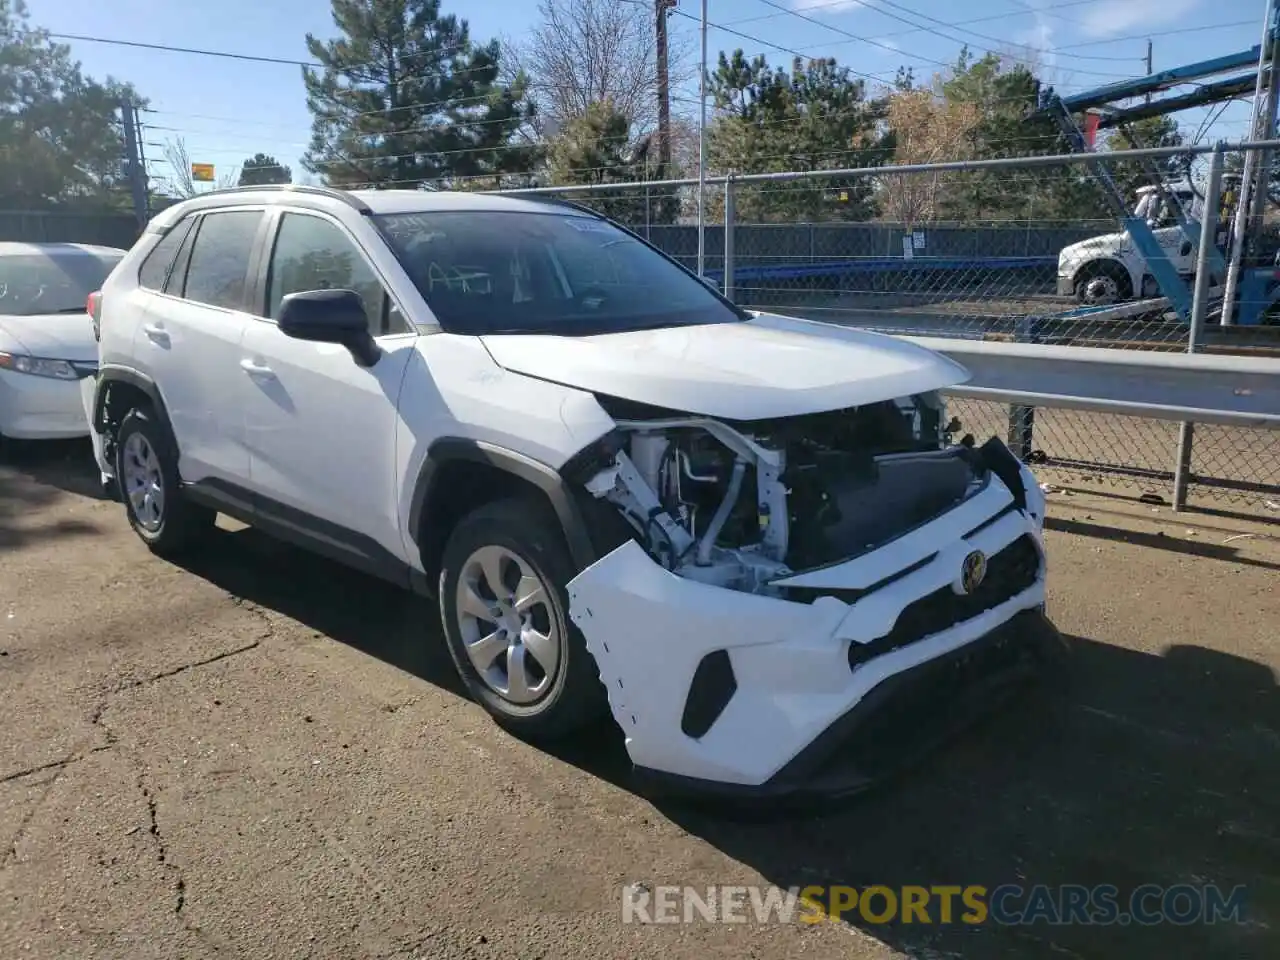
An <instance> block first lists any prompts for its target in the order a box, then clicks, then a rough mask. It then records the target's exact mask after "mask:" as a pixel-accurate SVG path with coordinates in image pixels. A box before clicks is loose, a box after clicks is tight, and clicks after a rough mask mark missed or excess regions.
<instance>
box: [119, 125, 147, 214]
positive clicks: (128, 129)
mask: <svg viewBox="0 0 1280 960" xmlns="http://www.w3.org/2000/svg"><path fill="white" fill-rule="evenodd" d="M120 122H121V124H122V125H123V126H124V169H125V176H126V177H127V178H128V180H129V187H130V192H131V193H132V194H133V213H134V216H136V217H137V218H138V229H139V231H141V230H142V229H143V228H144V227H145V226H146V225H147V171H146V168H145V167H144V166H143V164H142V145H141V143H140V138H139V137H138V112H137V110H136V109H135V108H134V106H133V104H132V103H130V102H129V101H128V100H122V101H120Z"/></svg>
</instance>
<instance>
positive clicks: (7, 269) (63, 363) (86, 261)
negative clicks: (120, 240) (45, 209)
mask: <svg viewBox="0 0 1280 960" xmlns="http://www.w3.org/2000/svg"><path fill="white" fill-rule="evenodd" d="M124 254H125V251H124V250H120V249H118V248H116V247H97V246H88V245H85V244H78V243H0V438H4V437H9V438H12V439H20V440H51V439H58V438H72V437H85V436H88V435H89V421H88V419H87V418H86V416H85V407H84V404H83V401H82V397H81V391H80V383H81V381H82V380H84V379H85V378H90V377H92V376H93V373H94V371H95V370H96V369H97V365H98V345H97V343H95V342H94V338H93V328H92V324H91V322H90V319H89V314H88V310H87V303H88V300H89V295H90V294H91V293H92V292H93V291H95V290H97V289H98V288H99V287H100V286H102V282H103V280H104V279H106V277H107V275H108V274H109V273H110V272H111V270H112V269H113V268H114V267H115V265H116V264H117V263H119V262H120V260H121V259H122V258H123V257H124Z"/></svg>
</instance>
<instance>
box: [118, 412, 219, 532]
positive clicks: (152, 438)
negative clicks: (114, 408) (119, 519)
mask: <svg viewBox="0 0 1280 960" xmlns="http://www.w3.org/2000/svg"><path fill="white" fill-rule="evenodd" d="M134 435H137V436H139V437H140V438H141V439H142V441H143V442H145V444H146V445H147V446H148V447H150V449H151V450H152V451H154V453H155V456H156V460H157V462H158V463H159V467H160V486H161V490H162V493H163V498H162V506H161V508H160V513H159V523H158V524H151V523H147V522H144V521H143V520H141V519H140V518H139V516H138V513H137V510H136V508H135V506H134V503H133V500H132V499H131V497H130V496H129V491H128V485H127V483H126V480H125V476H126V473H125V459H126V457H128V456H129V455H130V454H129V448H130V442H129V439H130V437H132V436H134ZM115 454H116V464H115V467H116V483H117V485H118V488H119V491H120V499H121V501H122V502H123V503H124V509H125V515H126V516H127V517H128V518H129V526H131V527H132V528H133V532H134V533H136V534H137V535H138V537H139V538H140V539H141V540H142V542H143V543H145V544H146V545H147V546H148V547H150V548H151V551H152V552H153V553H156V554H159V555H165V556H174V555H177V554H179V553H181V552H182V551H183V550H186V549H188V548H190V547H191V546H193V545H194V544H195V543H197V542H198V541H199V540H200V539H201V538H202V537H203V536H205V535H206V534H207V533H208V532H209V531H210V530H212V529H213V526H214V523H215V522H216V521H217V519H218V515H217V513H216V512H215V511H213V510H210V509H208V508H207V507H203V506H200V505H198V504H194V503H192V502H191V501H190V500H188V499H187V498H186V497H185V496H183V492H182V484H181V481H180V479H179V476H178V455H177V450H176V449H175V448H174V445H173V443H172V441H171V440H170V439H169V435H168V432H167V431H166V430H164V428H163V427H161V426H160V424H159V423H158V422H157V421H156V419H155V416H154V415H153V414H152V413H151V412H150V411H149V410H144V409H141V408H136V407H135V408H134V409H133V410H130V411H129V412H128V413H127V414H126V415H125V417H124V420H122V421H121V423H120V429H119V430H118V431H117V433H116V448H115Z"/></svg>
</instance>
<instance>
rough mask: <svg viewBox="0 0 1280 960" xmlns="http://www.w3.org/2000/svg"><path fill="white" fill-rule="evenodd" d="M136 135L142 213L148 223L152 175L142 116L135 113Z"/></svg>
mask: <svg viewBox="0 0 1280 960" xmlns="http://www.w3.org/2000/svg"><path fill="white" fill-rule="evenodd" d="M133 119H134V129H135V131H136V133H135V134H134V135H135V136H136V137H137V140H138V167H139V168H140V169H141V170H142V213H143V216H144V217H145V218H146V222H150V220H151V175H150V174H149V173H148V172H147V149H146V144H144V143H143V142H142V114H141V113H139V112H138V111H137V110H134V111H133Z"/></svg>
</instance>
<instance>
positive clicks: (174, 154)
mask: <svg viewBox="0 0 1280 960" xmlns="http://www.w3.org/2000/svg"><path fill="white" fill-rule="evenodd" d="M163 152H164V159H165V162H166V163H168V164H169V171H170V172H169V176H168V180H169V190H170V192H172V193H173V194H174V195H176V196H179V197H182V198H183V199H184V200H185V199H187V198H188V197H194V196H195V195H196V183H195V180H194V179H193V178H192V176H191V154H189V153H187V143H186V141H185V140H183V139H182V138H181V137H178V138H177V139H176V140H166V141H165V142H164V147H163Z"/></svg>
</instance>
